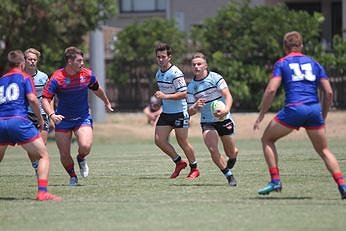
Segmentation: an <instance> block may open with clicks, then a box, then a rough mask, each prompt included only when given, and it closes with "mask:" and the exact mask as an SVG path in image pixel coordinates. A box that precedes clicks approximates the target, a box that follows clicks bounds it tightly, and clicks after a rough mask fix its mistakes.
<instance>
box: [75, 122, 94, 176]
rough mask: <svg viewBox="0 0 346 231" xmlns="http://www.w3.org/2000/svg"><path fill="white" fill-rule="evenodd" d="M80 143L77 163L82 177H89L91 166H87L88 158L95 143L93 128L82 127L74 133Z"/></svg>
mask: <svg viewBox="0 0 346 231" xmlns="http://www.w3.org/2000/svg"><path fill="white" fill-rule="evenodd" d="M74 134H75V136H76V138H77V142H78V155H77V162H78V165H79V168H80V174H81V176H82V177H87V176H88V175H89V166H88V164H87V160H86V156H87V155H88V154H89V153H90V150H91V146H92V142H93V131H92V127H91V126H82V127H79V128H78V129H77V130H75V131H74Z"/></svg>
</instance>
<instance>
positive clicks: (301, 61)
mask: <svg viewBox="0 0 346 231" xmlns="http://www.w3.org/2000/svg"><path fill="white" fill-rule="evenodd" d="M277 77H279V78H282V83H283V87H284V89H285V94H286V99H285V104H286V105H287V104H299V103H317V102H319V99H318V94H317V89H318V85H319V82H320V80H321V79H328V76H327V75H326V72H325V70H324V68H323V67H322V66H321V65H320V64H319V63H318V62H317V61H315V60H314V59H312V58H310V57H308V56H306V55H304V54H302V53H299V52H292V53H290V54H288V55H287V56H285V57H283V58H281V59H279V60H278V61H277V62H276V63H275V64H274V68H273V72H272V78H277Z"/></svg>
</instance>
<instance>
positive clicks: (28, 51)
mask: <svg viewBox="0 0 346 231" xmlns="http://www.w3.org/2000/svg"><path fill="white" fill-rule="evenodd" d="M29 53H32V54H34V55H36V57H37V59H39V58H40V57H41V52H39V51H38V50H36V49H35V48H28V49H26V50H25V51H24V55H25V57H26V56H27V55H28V54H29Z"/></svg>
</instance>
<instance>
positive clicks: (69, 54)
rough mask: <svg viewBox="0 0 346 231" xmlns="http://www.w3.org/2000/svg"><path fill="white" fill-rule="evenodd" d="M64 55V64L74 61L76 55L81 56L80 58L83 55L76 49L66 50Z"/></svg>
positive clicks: (69, 48)
mask: <svg viewBox="0 0 346 231" xmlns="http://www.w3.org/2000/svg"><path fill="white" fill-rule="evenodd" d="M64 54H65V63H67V62H68V60H69V59H72V60H74V59H75V58H76V57H77V55H81V56H83V55H84V54H83V51H82V50H81V49H79V48H77V47H68V48H66V49H65V52H64Z"/></svg>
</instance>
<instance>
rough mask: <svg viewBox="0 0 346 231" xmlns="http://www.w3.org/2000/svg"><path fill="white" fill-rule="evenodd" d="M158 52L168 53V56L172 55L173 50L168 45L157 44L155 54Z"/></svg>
mask: <svg viewBox="0 0 346 231" xmlns="http://www.w3.org/2000/svg"><path fill="white" fill-rule="evenodd" d="M158 51H167V55H171V54H172V49H171V47H170V46H169V45H168V44H167V43H159V44H157V45H156V48H155V54H156V53H157V52H158Z"/></svg>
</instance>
